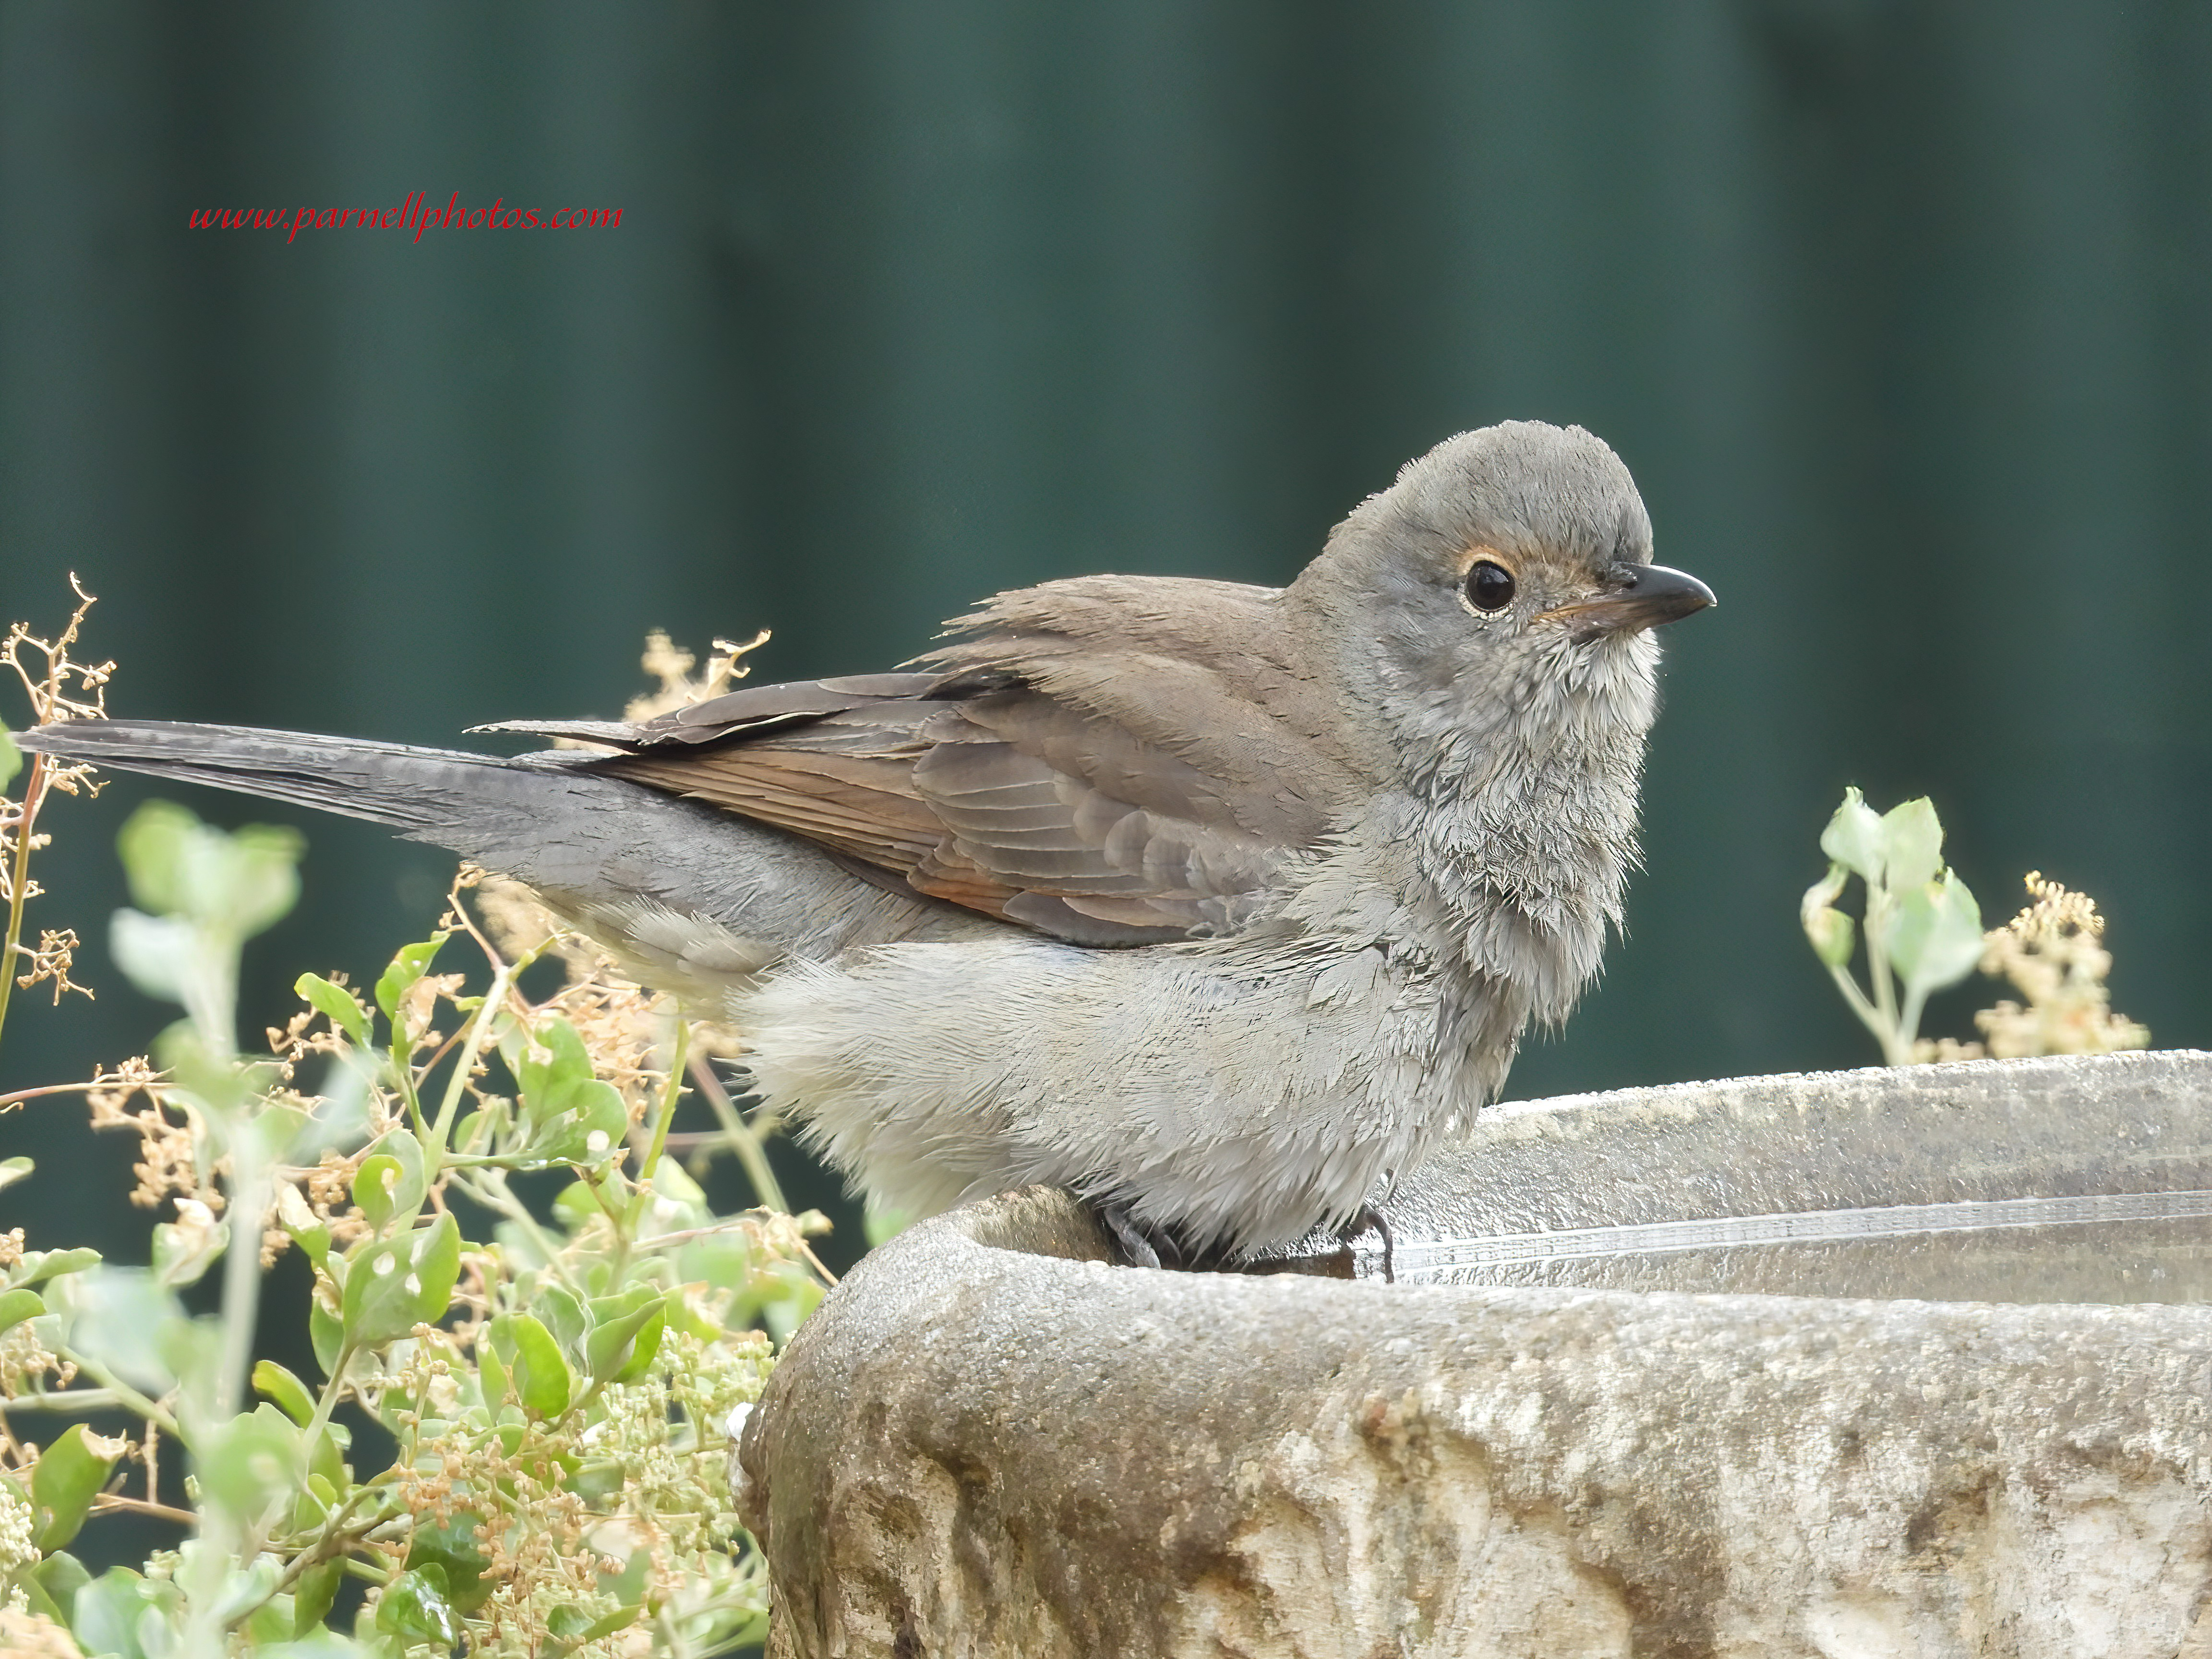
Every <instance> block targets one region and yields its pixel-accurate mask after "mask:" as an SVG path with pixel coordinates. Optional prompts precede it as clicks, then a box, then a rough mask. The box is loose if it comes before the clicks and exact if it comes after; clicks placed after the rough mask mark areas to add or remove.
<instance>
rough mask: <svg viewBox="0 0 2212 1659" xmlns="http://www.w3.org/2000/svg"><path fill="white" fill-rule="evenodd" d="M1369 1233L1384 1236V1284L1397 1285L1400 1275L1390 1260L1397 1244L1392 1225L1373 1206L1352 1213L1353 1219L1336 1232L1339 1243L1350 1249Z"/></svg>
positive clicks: (1367, 1205)
mask: <svg viewBox="0 0 2212 1659" xmlns="http://www.w3.org/2000/svg"><path fill="white" fill-rule="evenodd" d="M1369 1232H1374V1233H1380V1234H1381V1235H1382V1236H1383V1283H1384V1284H1385V1285H1395V1284H1396V1283H1397V1282H1398V1275H1397V1273H1396V1272H1395V1270H1394V1265H1393V1263H1392V1261H1391V1259H1390V1254H1391V1248H1392V1246H1393V1244H1394V1243H1395V1240H1394V1239H1393V1238H1392V1237H1391V1234H1390V1223H1389V1219H1388V1218H1386V1217H1385V1216H1384V1215H1383V1212H1382V1211H1380V1210H1378V1209H1376V1207H1375V1206H1373V1205H1372V1204H1363V1205H1361V1206H1359V1207H1358V1209H1357V1210H1355V1211H1353V1212H1352V1219H1351V1220H1349V1221H1347V1222H1346V1223H1345V1224H1344V1225H1342V1226H1341V1227H1340V1228H1338V1229H1337V1230H1336V1237H1337V1242H1338V1243H1340V1244H1342V1245H1344V1246H1345V1247H1346V1249H1349V1248H1350V1247H1351V1244H1352V1240H1354V1239H1355V1238H1358V1237H1359V1236H1360V1235H1361V1234H1363V1233H1369Z"/></svg>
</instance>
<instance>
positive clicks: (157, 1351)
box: [46, 1267, 185, 1398]
mask: <svg viewBox="0 0 2212 1659" xmlns="http://www.w3.org/2000/svg"><path fill="white" fill-rule="evenodd" d="M46 1302H47V1305H49V1306H50V1307H52V1308H53V1310H55V1311H56V1312H57V1313H59V1314H62V1315H63V1316H64V1328H65V1329H66V1330H67V1332H68V1337H67V1340H68V1343H69V1346H70V1347H72V1348H75V1349H76V1350H77V1351H78V1352H80V1353H82V1354H84V1355H86V1356H88V1358H93V1359H96V1360H98V1361H99V1362H100V1364H103V1365H105V1366H106V1367H107V1368H108V1369H109V1370H112V1371H113V1372H115V1373H116V1374H117V1375H118V1376H120V1377H122V1379H123V1380H124V1381H125V1383H130V1384H131V1386H132V1387H133V1388H136V1389H144V1390H145V1391H146V1392H147V1393H149V1394H151V1395H155V1397H156V1398H159V1397H160V1396H161V1395H165V1394H167V1392H168V1391H169V1390H170V1389H173V1388H174V1387H175V1386H176V1383H177V1372H176V1370H175V1368H174V1366H173V1365H172V1364H171V1363H170V1361H169V1359H168V1358H167V1356H166V1355H165V1353H164V1352H163V1346H164V1338H165V1337H166V1336H167V1334H169V1333H170V1332H171V1331H172V1330H173V1328H175V1327H178V1326H181V1325H182V1324H184V1322H185V1320H184V1310H183V1307H182V1305H181V1304H179V1302H178V1301H177V1298H176V1297H175V1295H174V1294H173V1292H172V1291H169V1290H167V1288H166V1287H164V1286H163V1285H161V1284H160V1283H159V1282H158V1281H157V1280H156V1279H155V1277H154V1275H153V1274H152V1273H150V1272H149V1271H148V1270H147V1269H146V1268H144V1267H100V1268H99V1269H98V1270H97V1271H94V1272H90V1273H77V1274H75V1275H73V1276H71V1277H70V1278H69V1279H65V1280H64V1281H63V1282H62V1283H61V1284H59V1285H55V1286H54V1287H53V1288H52V1290H49V1291H47V1292H46Z"/></svg>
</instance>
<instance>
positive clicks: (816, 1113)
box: [23, 422, 1713, 1265]
mask: <svg viewBox="0 0 2212 1659" xmlns="http://www.w3.org/2000/svg"><path fill="white" fill-rule="evenodd" d="M1711 603H1713V596H1712V594H1711V591H1710V590H1708V589H1707V588H1706V587H1705V585H1704V584H1703V583H1701V582H1699V581H1698V580H1695V579H1694V578H1692V577H1690V576H1686V575H1684V574H1681V573H1680V572H1678V571H1674V570H1669V569H1667V568H1663V567H1661V566H1658V565H1655V564H1653V563H1652V562H1651V526H1650V518H1649V516H1648V515H1647V514H1646V513H1645V511H1644V503H1643V501H1642V500H1641V498H1640V497H1639V496H1638V494H1637V490H1636V486H1635V484H1634V483H1633V481H1632V479H1631V478H1630V477H1629V474H1628V471H1627V469H1626V467H1625V466H1624V465H1622V464H1621V462H1620V459H1619V458H1618V457H1617V456H1615V455H1614V453H1613V451H1612V450H1611V449H1610V448H1608V447H1607V446H1606V445H1605V444H1604V443H1603V442H1601V441H1599V440H1598V439H1597V438H1595V437H1594V436H1592V435H1590V434H1589V433H1588V432H1585V431H1583V429H1582V428H1579V427H1568V428H1559V427H1554V426H1549V425H1546V424H1543V423H1541V422H1508V423H1505V424H1503V425H1499V426H1493V427H1487V428H1483V429H1482V430H1480V431H1476V432H1469V433H1464V434H1462V435H1459V436H1457V437H1454V438H1450V439H1448V440H1446V441H1444V442H1443V443H1441V444H1439V445H1438V446H1437V447H1436V448H1435V449H1433V450H1431V451H1430V452H1429V453H1427V454H1426V455H1424V456H1422V457H1420V458H1419V459H1417V460H1415V461H1413V462H1411V463H1409V464H1408V465H1407V466H1406V467H1405V468H1404V470H1403V471H1401V473H1400V474H1399V476H1398V478H1397V481H1396V483H1394V484H1393V485H1392V486H1391V487H1390V488H1389V489H1386V490H1384V491H1383V492H1382V493H1381V494H1380V495H1374V496H1371V497H1370V498H1369V499H1368V500H1367V501H1364V502H1363V503H1362V504H1361V505H1360V506H1359V507H1357V508H1355V509H1354V510H1353V511H1352V513H1351V515H1350V516H1349V517H1347V518H1346V520H1344V521H1343V522H1342V523H1341V524H1340V525H1339V526H1337V527H1336V528H1335V530H1334V532H1332V533H1331V534H1330V536H1329V538H1328V544H1327V545H1326V547H1325V548H1324V549H1323V550H1322V553H1321V554H1320V556H1318V557H1316V559H1315V560H1314V561H1313V562H1312V563H1311V564H1310V565H1309V566H1308V567H1307V568H1305V570H1304V572H1303V573H1302V574H1300V575H1299V576H1298V577H1297V580H1294V581H1292V582H1291V584H1290V585H1289V586H1287V587H1281V588H1271V587H1257V586H1244V585H1242V584H1237V583H1231V582H1219V581H1205V580H1184V579H1176V578H1166V577H1149V576H1089V577H1079V578H1076V579H1073V580H1061V581H1052V582H1047V583H1044V584H1042V585H1041V586H1036V587H1030V588H1024V589H1021V590H1019V591H1017V592H1007V593H1002V594H1000V595H999V596H998V597H996V598H995V599H990V600H988V601H987V602H986V603H985V604H984V605H982V606H981V609H979V610H977V611H975V612H973V613H972V614H970V615H968V616H964V617H959V618H957V619H956V620H955V621H954V622H953V623H951V624H950V626H949V628H948V630H947V633H948V637H949V642H948V643H945V644H943V645H941V646H939V647H938V648H937V649H935V650H933V651H932V652H930V653H928V654H927V655H926V656H924V657H921V658H919V659H916V666H915V669H914V670H913V671H905V672H898V673H887V674H870V675H861V676H857V677H854V678H842V679H825V680H818V681H809V682H803V683H797V684H784V685H767V686H760V687H756V688H750V689H746V690H738V691H735V692H732V693H730V694H729V695H726V696H718V697H715V698H713V699H711V700H708V701H706V702H700V703H696V704H694V705H693V706H691V707H690V708H684V709H681V710H678V711H677V712H676V713H673V714H666V715H664V716H662V717H660V718H659V719H656V720H648V721H646V722H643V723H641V724H638V725H628V724H617V723H602V722H595V721H575V722H567V723H516V724H514V725H513V726H506V727H495V728H486V729H494V730H502V729H503V730H511V731H523V732H533V733H537V734H539V735H544V736H565V737H570V738H584V739H587V740H589V741H590V742H592V743H594V744H599V745H602V746H603V749H611V750H614V751H616V752H613V753H611V754H610V753H605V752H596V753H593V752H586V751H580V750H573V749H562V750H548V751H544V752H540V753H537V754H532V755H525V756H520V757H509V758H502V757H491V756H485V755H474V754H465V753H459V752H450V751H443V750H424V749H414V748H404V747H400V746H398V745H394V744H380V743H371V742H365V741H358V740H354V739H349V738H324V737H311V736H305V735H296V734H292V733H286V732H261V731H255V730H252V729H248V728H244V727H236V726H196V725H173V724H165V723H157V722H130V721H124V720H111V721H99V722H90V721H88V722H78V723H71V724H68V725H61V726H46V727H42V728H40V730H38V731H36V732H31V733H28V734H27V735H26V737H25V738H24V739H23V742H24V746H25V747H27V748H32V749H36V750H45V751H46V752H49V753H53V754H58V755H64V756H67V757H70V758H73V759H80V760H86V761H92V762H95V763H100V764H102V765H106V766H111V767H118V768H121V769H126V770H135V771H140V772H149V773H152V774H155V775H159V776H163V777H169V778H179V779H188V780H191V781H196V782H200V783H208V784H214V785H216V786H219V787H225V788H230V789H238V790H243V791H245V792H246V793H252V794H256V795H261V796H265V797H268V798H270V799H276V800H281V801H289V802H294V803H297V804H300V805H308V806H314V807H319V808H322V809H325V810H326V811H336V812H342V813H346V814H349V815H350V816H353V817H362V818H368V819H370V820H372V821H374V822H376V823H384V824H387V825H390V826H391V827H392V828H393V829H397V830H398V831H399V832H400V833H401V834H402V835H404V836H406V837H407V838H409V839H410V840H416V841H423V842H432V843H435V844H436V845H439V846H441V847H445V848H451V849H452V850H453V851H455V852H457V853H459V854H462V855H463V856H464V857H465V858H469V859H471V860H476V861H477V862H478V863H480V864H482V865H483V866H487V867H489V868H490V869H493V870H496V871H500V872H504V873H506V874H508V875H511V876H513V877H515V878H519V879H520V880H522V881H524V882H526V883H527V884H530V885H531V886H532V887H533V888H535V889H536V890H537V891H538V894H539V895H540V896H541V897H542V898H543V899H544V902H546V903H547V904H548V906H549V907H550V908H552V909H553V910H554V911H555V912H556V914H559V915H562V916H563V917H564V918H566V919H568V920H569V921H572V922H573V923H574V925H575V926H577V927H580V929H581V930H583V931H584V932H585V933H587V934H588V935H590V936H591V937H592V938H593V939H597V940H599V942H601V943H602V944H604V945H605V946H606V947H608V948H609V949H610V950H611V951H613V952H614V953H615V954H616V955H617V957H619V958H620V959H622V960H623V962H624V963H627V964H629V966H630V967H631V969H633V970H634V971H635V973H636V974H637V975H638V976H639V977H640V979H641V981H643V982H644V983H647V984H648V985H653V986H656V987H661V988H665V989H666V990H669V991H671V992H673V993H675V994H678V996H679V997H680V998H683V999H684V1000H686V1001H687V1002H688V1003H689V1004H690V1006H693V1007H694V1008H695V1009H696V1010H698V1011H699V1012H705V1013H711V1014H713V1015H714V1016H715V1017H716V1018H721V1019H724V1020H726V1021H728V1022H730V1023H731V1024H733V1025H735V1026H736V1027H737V1028H738V1030H739V1031H740V1032H741V1034H742V1035H743V1036H744V1040H745V1042H747V1044H748V1045H749V1052H748V1053H747V1054H745V1056H744V1061H743V1065H744V1070H745V1073H746V1074H747V1075H746V1079H745V1080H746V1081H747V1082H748V1083H749V1085H750V1087H751V1088H752V1089H753V1090H755V1091H757V1093H758V1094H759V1095H760V1097H762V1098H763V1100H764V1101H765V1102H766V1103H768V1104H769V1105H770V1106H772V1107H773V1108H775V1109H776V1110H777V1111H778V1112H779V1113H780V1114H782V1115H787V1116H788V1117H790V1118H791V1119H793V1120H794V1121H797V1122H799V1124H801V1125H802V1126H803V1128H802V1133H803V1134H804V1136H805V1138H806V1139H808V1140H809V1141H810V1142H811V1144H812V1145H813V1146H815V1147H816V1148H817V1149H818V1150H819V1151H820V1152H821V1153H822V1154H823V1156H824V1157H825V1158H827V1159H828V1161H829V1163H830V1164H833V1165H834V1166H835V1167H836V1168H837V1169H838V1170H841V1171H842V1172H843V1173H844V1174H845V1175H846V1176H848V1178H849V1179H850V1180H851V1181H853V1182H854V1183H856V1184H857V1185H858V1186H859V1187H860V1188H863V1189H864V1190H865V1191H866V1193H867V1194H869V1195H870V1196H871V1197H872V1198H873V1199H875V1200H878V1201H879V1202H881V1203H884V1204H886V1205H889V1206H895V1207H897V1208H902V1209H905V1210H908V1211H909V1212H921V1213H928V1212H934V1211H937V1210H940V1209H944V1208H946V1207H949V1206H951V1205H954V1204H957V1203H959V1202H961V1201H963V1200H966V1199H969V1198H975V1197H979V1196H983V1195H987V1194H994V1193H997V1192H1001V1191H1004V1190H1006V1189H1008V1188H1014V1187H1019V1186H1024V1185H1027V1184H1029V1183H1031V1182H1049V1183H1053V1184H1056V1185H1060V1186H1063V1187H1066V1188H1071V1189H1073V1191H1074V1192H1075V1193H1077V1194H1079V1195H1080V1196H1082V1197H1083V1198H1085V1199H1086V1200H1090V1201H1091V1202H1092V1203H1093V1204H1094V1205H1096V1206H1097V1207H1098V1208H1099V1209H1100V1210H1101V1212H1103V1214H1104V1215H1105V1216H1106V1217H1107V1218H1109V1222H1110V1224H1111V1225H1113V1226H1114V1228H1115V1231H1116V1233H1117V1234H1118V1236H1119V1237H1121V1239H1122V1240H1123V1241H1124V1243H1125V1245H1126V1246H1127V1250H1128V1253H1129V1254H1130V1255H1131V1256H1132V1258H1133V1259H1135V1260H1139V1261H1150V1260H1152V1259H1153V1258H1154V1256H1155V1255H1157V1256H1159V1257H1164V1258H1165V1259H1167V1260H1169V1261H1176V1262H1180V1263H1182V1264H1184V1265H1219V1264H1225V1263H1230V1262H1234V1261H1240V1260H1243V1259H1246V1258H1249V1257H1250V1256H1251V1255H1254V1254H1255V1253H1258V1252H1261V1251H1265V1250H1267V1249H1273V1248H1277V1247H1281V1246H1284V1245H1286V1244H1289V1243H1293V1242H1295V1241H1297V1240H1298V1239H1301V1238H1303V1237H1306V1236H1308V1235H1309V1234H1310V1233H1311V1232H1312V1231H1314V1230H1315V1229H1316V1228H1317V1227H1321V1228H1334V1229H1341V1228H1344V1227H1346V1226H1347V1225H1349V1224H1352V1223H1353V1222H1354V1221H1355V1219H1358V1218H1364V1217H1367V1216H1369V1215H1370V1214H1371V1213H1372V1212H1371V1210H1370V1204H1371V1203H1372V1201H1374V1200H1376V1199H1378V1198H1380V1197H1381V1196H1383V1194H1385V1193H1386V1192H1387V1190H1388V1188H1389V1185H1390V1183H1391V1182H1393V1181H1394V1180H1395V1179H1396V1178H1397V1177H1399V1176H1402V1175H1403V1174H1404V1173H1405V1172H1406V1171H1407V1170H1410V1169H1412V1168H1413V1166H1414V1165H1415V1164H1418V1163H1419V1161H1420V1159H1421V1158H1423V1156H1424V1155H1425V1154H1426V1153H1427V1152H1430V1151H1431V1149H1433V1148H1434V1147H1435V1146H1437V1145H1438V1144H1439V1143H1440V1142H1441V1141H1442V1140H1443V1139H1445V1138H1446V1137H1448V1136H1449V1135H1451V1134H1452V1133H1453V1132H1454V1131H1455V1128H1457V1127H1459V1126H1461V1125H1462V1124H1464V1123H1466V1122H1467V1121H1469V1120H1470V1119H1471V1117H1472V1115H1474V1113H1475V1112H1476V1111H1477V1110H1478V1109H1480V1108H1481V1106H1482V1105H1483V1104H1484V1103H1486V1102H1487V1101H1489V1100H1491V1099H1492V1098H1493V1097H1495V1096H1496V1095H1497V1093H1498V1090H1499V1088H1500V1086H1501V1085H1503V1083H1504V1079H1505V1075H1506V1071H1507V1068H1508V1067H1509V1066H1510V1065H1511V1063H1512V1060H1513V1056H1514V1053H1515V1049H1516V1046H1517V1045H1518V1043H1519V1041H1520V1038H1521V1035H1522V1031H1523V1030H1525V1029H1526V1027H1527V1026H1528V1024H1529V1023H1530V1022H1531V1021H1532V1020H1535V1021H1541V1022H1545V1023H1547V1024H1556V1023H1557V1022H1559V1021H1560V1020H1563V1019H1565V1018H1566V1015H1567V1013H1568V1012H1569V1011H1570V1010H1571V1008H1572V1007H1573V1006H1574V1005H1575V1002H1576V1000H1577V997H1578V996H1579V994H1581V992H1582V990H1583V987H1585V986H1586V985H1587V984H1588V983H1589V981H1590V980H1591V978H1592V977H1593V975H1595V974H1596V972H1597V971H1598V968H1599V963H1600V958H1601V955H1602V951H1603V947H1604V945H1605V940H1606V936H1607V930H1608V929H1609V928H1612V927H1617V926H1618V924H1619V923H1620V918H1621V896H1622V888H1623V884H1624V883H1625V882H1626V878H1627V875H1628V872H1629V871H1630V869H1631V868H1632V866H1635V864H1636V863H1637V860H1638V851H1637V841H1636V801H1637V786H1638V774H1639V771H1640V769H1641V765H1642V760H1643V754H1644V735H1645V732H1647V730H1648V729H1649V728H1650V724H1651V720H1652V717H1653V714H1654V712H1655V708H1656V666H1657V663H1658V657H1659V650H1658V644H1657V641H1656V640H1655V639H1654V638H1653V636H1652V634H1651V631H1650V630H1651V629H1652V628H1653V627H1654V626H1655V625H1656V624H1658V623H1666V622H1669V621H1672V620H1674V618H1677V617H1683V616H1686V615H1688V614H1689V613H1690V612H1692V611H1696V610H1699V609H1700V608H1701V607H1703V606H1705V605H1711Z"/></svg>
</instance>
